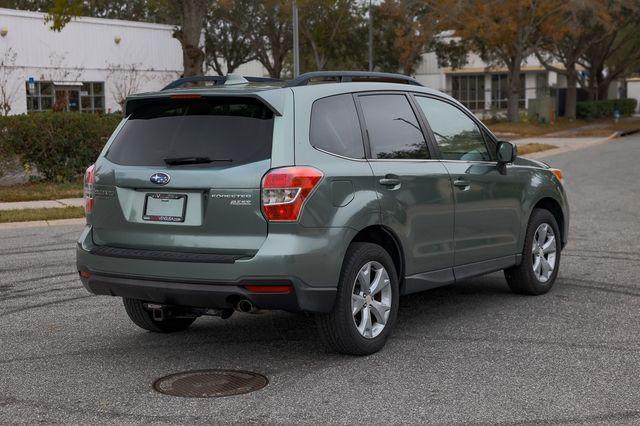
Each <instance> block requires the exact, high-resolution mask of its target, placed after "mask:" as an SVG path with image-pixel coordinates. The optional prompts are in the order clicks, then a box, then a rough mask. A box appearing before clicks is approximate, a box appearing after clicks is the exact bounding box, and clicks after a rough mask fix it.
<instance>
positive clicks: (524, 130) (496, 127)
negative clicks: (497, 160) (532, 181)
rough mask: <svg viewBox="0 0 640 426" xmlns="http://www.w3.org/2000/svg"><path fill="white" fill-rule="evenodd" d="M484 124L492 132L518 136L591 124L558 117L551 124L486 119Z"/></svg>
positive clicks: (552, 131) (540, 134)
mask: <svg viewBox="0 0 640 426" xmlns="http://www.w3.org/2000/svg"><path fill="white" fill-rule="evenodd" d="M485 124H486V125H487V127H488V128H489V129H490V130H491V131H492V132H493V133H497V134H508V135H515V136H518V137H527V136H542V135H545V134H547V133H554V132H560V131H563V130H570V129H575V128H576V127H583V126H586V125H588V124H591V123H590V122H588V121H585V120H573V121H569V120H567V119H564V118H561V119H558V120H557V121H556V122H555V123H553V124H540V123H522V122H521V123H511V122H509V121H491V120H489V121H486V122H485Z"/></svg>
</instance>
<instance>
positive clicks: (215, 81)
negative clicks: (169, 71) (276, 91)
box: [162, 74, 282, 90]
mask: <svg viewBox="0 0 640 426" xmlns="http://www.w3.org/2000/svg"><path fill="white" fill-rule="evenodd" d="M228 77H230V76H229V75H196V76H193V77H183V78H179V79H177V80H176V81H173V82H171V83H169V84H167V85H166V86H165V87H163V88H162V90H171V89H179V88H182V87H185V86H186V87H188V86H189V85H190V84H193V83H203V82H204V83H210V84H209V85H210V86H221V85H223V84H224V83H225V82H226V81H227V78H228ZM231 77H234V75H233V74H231ZM243 78H244V79H245V80H247V81H248V82H249V83H281V82H282V80H280V79H277V78H270V77H248V76H243Z"/></svg>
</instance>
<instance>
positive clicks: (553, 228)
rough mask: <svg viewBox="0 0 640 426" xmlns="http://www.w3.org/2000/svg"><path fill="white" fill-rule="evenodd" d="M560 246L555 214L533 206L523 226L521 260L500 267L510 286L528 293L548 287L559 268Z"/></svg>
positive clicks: (522, 292) (539, 292)
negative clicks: (517, 262)
mask: <svg viewBox="0 0 640 426" xmlns="http://www.w3.org/2000/svg"><path fill="white" fill-rule="evenodd" d="M561 247H562V246H561V242H560V230H559V228H558V223H557V222H556V219H555V217H553V215H552V214H551V212H549V211H548V210H543V209H535V210H534V211H533V213H532V214H531V219H529V224H528V226H527V235H526V236H525V242H524V250H523V253H522V255H523V257H522V262H521V263H520V265H518V266H513V267H511V268H509V269H505V271H504V276H505V278H506V279H507V283H508V284H509V287H510V288H511V290H512V291H514V292H515V293H520V294H531V295H537V294H543V293H546V292H548V291H549V290H551V287H552V286H553V284H554V282H555V281H556V277H557V276H558V270H559V269H560V249H561Z"/></svg>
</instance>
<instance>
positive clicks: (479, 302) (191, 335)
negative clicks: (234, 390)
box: [111, 275, 518, 368]
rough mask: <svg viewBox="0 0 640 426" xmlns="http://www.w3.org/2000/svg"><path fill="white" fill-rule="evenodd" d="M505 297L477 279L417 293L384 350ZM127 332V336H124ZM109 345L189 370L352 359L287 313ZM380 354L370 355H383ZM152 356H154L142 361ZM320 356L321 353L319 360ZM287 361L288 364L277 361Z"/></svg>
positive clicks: (137, 333) (471, 317) (132, 334)
mask: <svg viewBox="0 0 640 426" xmlns="http://www.w3.org/2000/svg"><path fill="white" fill-rule="evenodd" d="M515 297H518V296H515V295H513V294H511V293H510V292H509V289H508V287H507V286H506V283H505V281H504V279H503V278H502V277H501V276H496V275H494V276H488V277H483V278H476V279H473V280H471V281H467V282H464V283H459V284H454V285H450V286H446V287H442V288H439V289H435V290H430V291H426V292H423V293H419V294H414V295H409V296H403V297H402V298H401V300H400V314H399V317H398V321H397V323H396V326H395V329H394V333H393V335H392V337H391V339H390V341H389V344H388V346H393V345H394V344H402V341H403V339H406V338H408V339H411V337H410V336H416V335H420V336H424V335H430V334H435V333H437V334H441V333H442V329H441V328H439V327H440V326H444V325H445V323H446V324H448V328H450V327H451V322H452V318H455V321H453V324H454V327H457V326H462V324H465V323H473V322H475V321H476V319H477V317H478V316H483V315H486V314H487V313H488V312H489V313H490V311H492V310H496V309H497V310H500V309H501V307H502V306H504V304H505V300H506V299H512V298H515ZM123 330H127V331H129V332H123ZM118 331H119V333H117V334H116V335H115V337H114V339H113V340H112V341H111V344H113V345H114V346H117V347H118V348H121V349H120V350H122V348H127V349H126V351H129V355H130V356H131V360H132V362H136V360H137V362H140V363H141V365H142V364H148V363H149V361H150V360H151V359H154V358H158V357H160V358H165V359H164V361H168V360H174V361H177V364H178V365H175V366H173V367H174V368H179V367H180V364H185V367H187V366H188V367H190V368H233V367H236V368H237V367H240V366H242V367H244V368H251V367H253V368H257V367H263V368H264V366H265V365H278V364H282V363H283V362H290V363H291V362H292V363H295V364H300V363H314V362H317V363H319V364H321V365H319V367H322V365H324V366H326V365H327V363H331V362H336V361H339V360H343V361H344V362H347V363H349V362H352V361H355V360H357V359H358V358H357V357H349V356H342V355H339V354H333V353H330V352H328V351H327V349H325V347H324V345H323V344H322V342H321V341H320V337H319V334H318V333H317V331H316V324H315V320H314V318H313V316H311V315H305V314H292V313H287V312H264V313H259V314H253V315H252V314H240V313H236V314H234V315H233V316H232V317H231V318H230V319H228V320H222V319H219V318H215V317H203V318H200V319H198V320H197V321H196V322H195V323H194V325H193V326H192V327H191V328H190V329H189V330H187V331H185V332H179V333H172V334H155V333H149V332H145V331H142V330H139V329H137V328H136V327H135V326H134V325H133V324H130V325H128V326H127V328H125V329H122V328H120V327H119V330H118ZM384 352H385V349H383V351H382V352H381V353H379V354H376V355H373V356H384ZM148 354H153V357H151V358H149V356H146V355H148ZM319 354H322V355H321V356H319ZM282 360H288V361H282Z"/></svg>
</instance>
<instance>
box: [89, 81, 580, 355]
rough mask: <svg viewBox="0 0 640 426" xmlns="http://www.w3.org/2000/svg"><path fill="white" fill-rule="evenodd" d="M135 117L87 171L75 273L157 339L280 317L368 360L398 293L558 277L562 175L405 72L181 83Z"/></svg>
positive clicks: (132, 113) (391, 317)
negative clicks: (195, 326)
mask: <svg viewBox="0 0 640 426" xmlns="http://www.w3.org/2000/svg"><path fill="white" fill-rule="evenodd" d="M125 109H126V111H125V116H126V118H124V119H123V120H122V122H121V123H120V125H119V126H118V127H117V129H116V130H115V132H114V133H113V135H112V136H111V138H110V139H109V141H108V142H107V144H106V146H105V147H104V149H103V151H102V153H101V154H100V156H99V158H98V160H97V161H96V163H95V164H94V165H92V166H91V167H89V169H88V170H87V172H86V175H85V204H86V206H85V209H86V216H87V225H86V227H85V228H84V231H83V232H82V235H81V236H80V240H79V242H78V247H77V265H78V271H79V273H80V277H81V280H82V283H83V284H84V286H85V287H86V288H87V289H88V290H89V291H90V292H92V293H95V294H101V295H111V296H118V297H122V298H123V300H124V307H125V310H126V311H127V314H128V315H129V317H130V318H131V320H132V321H133V322H134V323H135V324H137V325H138V326H140V327H142V328H144V329H147V330H151V331H155V332H172V331H179V330H184V329H186V328H187V327H189V326H190V325H191V324H192V323H193V321H194V320H195V319H196V318H197V317H199V316H201V315H215V316H220V317H222V318H228V317H229V316H230V315H231V314H232V313H233V312H234V311H241V312H246V313H254V312H258V311H259V310H268V309H281V310H285V311H290V312H306V313H313V314H314V315H315V316H316V317H317V323H318V329H319V332H320V335H321V337H322V338H323V340H324V341H325V342H326V343H327V344H328V345H329V346H330V347H332V348H333V349H334V350H337V351H339V352H342V353H347V354H357V355H364V354H370V353H373V352H375V351H377V350H379V349H381V348H382V347H383V345H384V344H385V342H386V340H387V338H388V337H389V335H390V334H391V331H392V329H393V326H394V323H395V322H396V317H397V314H398V307H399V304H398V301H399V300H398V299H399V297H400V296H401V295H406V294H410V293H415V292H419V291H423V290H428V289H432V288H435V287H439V286H443V285H447V284H450V283H454V282H458V281H461V280H465V279H468V278H470V277H475V276H478V275H481V274H486V273H489V272H494V271H499V270H504V274H505V277H506V281H507V283H508V284H509V286H510V287H511V289H512V290H513V291H515V292H517V293H522V294H542V293H545V292H547V291H549V289H550V288H551V287H552V285H553V283H554V281H555V280H556V277H557V275H558V270H559V267H560V251H561V249H562V248H563V247H564V245H565V244H566V242H567V233H568V226H569V208H568V204H567V199H566V195H565V191H564V189H563V185H562V174H561V172H560V171H559V170H554V169H551V168H550V167H548V166H547V165H545V164H543V163H540V162H537V161H533V160H527V159H524V158H519V157H517V156H516V148H515V146H514V145H512V144H511V143H509V142H499V141H497V140H496V138H495V136H494V135H493V134H492V133H491V132H490V131H489V130H488V129H487V128H486V127H485V126H484V125H483V124H482V123H481V122H480V121H479V120H478V119H477V118H476V117H475V116H474V115H473V114H472V113H471V112H469V110H467V109H466V108H465V107H464V106H462V105H461V104H460V103H459V102H457V101H456V100H454V99H452V98H451V97H449V96H447V95H445V94H443V93H441V92H438V91H435V90H431V89H428V88H425V87H422V86H421V85H420V84H419V83H418V82H417V81H416V80H414V79H412V78H410V77H405V76H401V75H396V74H386V73H366V72H316V73H307V74H304V75H302V76H300V77H298V78H296V79H294V80H289V81H277V80H270V79H261V78H249V77H247V78H246V79H245V78H243V77H239V76H228V77H226V78H225V77H199V78H187V79H181V80H178V81H177V82H174V83H173V84H171V85H169V86H168V87H167V88H165V89H164V90H162V91H160V92H157V93H149V94H142V95H136V96H133V97H130V98H129V99H128V100H127V102H126V108H125Z"/></svg>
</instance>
